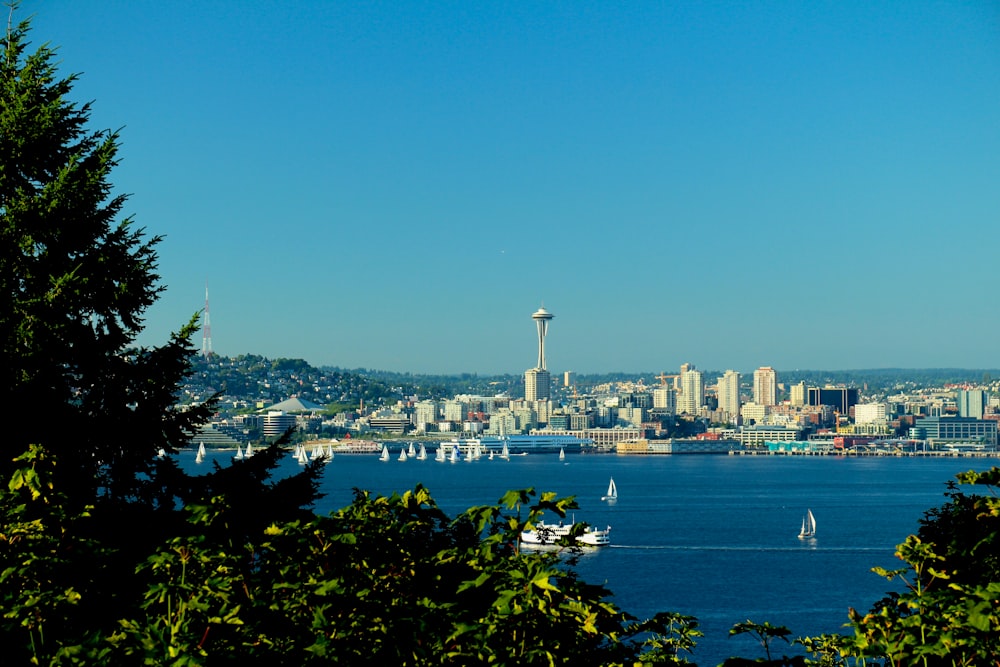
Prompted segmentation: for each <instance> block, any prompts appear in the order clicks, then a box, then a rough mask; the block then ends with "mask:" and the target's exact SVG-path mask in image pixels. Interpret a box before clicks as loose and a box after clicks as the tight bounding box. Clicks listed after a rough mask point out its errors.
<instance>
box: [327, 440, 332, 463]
mask: <svg viewBox="0 0 1000 667" xmlns="http://www.w3.org/2000/svg"><path fill="white" fill-rule="evenodd" d="M332 460H333V445H332V444H328V445H327V446H326V462H327V463H329V462H330V461H332Z"/></svg>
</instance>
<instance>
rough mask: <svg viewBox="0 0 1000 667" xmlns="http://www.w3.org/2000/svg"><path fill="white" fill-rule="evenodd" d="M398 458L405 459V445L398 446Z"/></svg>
mask: <svg viewBox="0 0 1000 667" xmlns="http://www.w3.org/2000/svg"><path fill="white" fill-rule="evenodd" d="M399 460H400V461H405V460H406V448H405V447H400V448H399Z"/></svg>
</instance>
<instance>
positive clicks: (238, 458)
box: [233, 445, 243, 461]
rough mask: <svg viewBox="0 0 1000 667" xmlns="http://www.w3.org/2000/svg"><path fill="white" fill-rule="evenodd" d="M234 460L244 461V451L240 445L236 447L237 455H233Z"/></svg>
mask: <svg viewBox="0 0 1000 667" xmlns="http://www.w3.org/2000/svg"><path fill="white" fill-rule="evenodd" d="M233 458H234V459H236V460H237V461H242V460H243V450H242V449H241V448H240V446H239V445H236V453H235V454H233Z"/></svg>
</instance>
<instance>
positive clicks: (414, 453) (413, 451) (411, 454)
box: [406, 442, 417, 459]
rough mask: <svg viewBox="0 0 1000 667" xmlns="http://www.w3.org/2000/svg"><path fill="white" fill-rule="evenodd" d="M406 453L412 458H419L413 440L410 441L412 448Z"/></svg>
mask: <svg viewBox="0 0 1000 667" xmlns="http://www.w3.org/2000/svg"><path fill="white" fill-rule="evenodd" d="M406 455H407V456H408V457H410V458H411V459H415V458H417V450H416V449H414V447H413V443H412V442H411V443H410V448H409V449H408V450H406Z"/></svg>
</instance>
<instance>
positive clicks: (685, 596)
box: [181, 452, 997, 665]
mask: <svg viewBox="0 0 1000 667" xmlns="http://www.w3.org/2000/svg"><path fill="white" fill-rule="evenodd" d="M230 455H231V452H228V453H221V452H217V453H214V454H211V453H210V456H216V457H220V458H227V457H228V456H230ZM181 456H182V461H183V462H184V464H185V467H187V468H188V469H191V468H193V467H194V464H193V461H189V460H188V459H193V453H191V454H190V455H189V454H188V453H184V454H182V455H181ZM996 464H997V460H996V459H954V458H941V459H928V458H875V457H872V458H834V457H742V456H706V455H687V456H637V457H621V456H614V455H603V456H602V455H575V456H569V457H568V458H567V460H566V461H565V462H561V461H559V460H558V457H557V456H556V455H550V454H532V455H529V456H514V457H512V458H511V460H510V461H502V460H500V459H495V460H493V461H489V460H486V459H485V458H484V459H481V460H478V461H473V462H465V461H460V462H457V463H438V462H436V461H433V460H427V461H417V460H412V459H411V460H409V461H406V462H399V461H396V460H395V457H393V460H391V461H389V462H384V463H383V462H381V461H378V460H377V457H375V456H373V455H338V456H336V457H335V459H334V460H333V461H332V462H331V463H330V464H328V465H327V466H326V473H325V476H324V480H323V483H322V485H321V489H320V490H321V492H322V493H324V494H326V495H325V497H324V498H323V499H322V500H321V501H320V502H319V503H318V504H317V507H316V509H317V511H319V512H321V513H325V512H327V511H329V510H332V509H336V508H339V507H343V506H345V505H347V504H349V503H350V502H351V500H352V497H353V489H354V488H355V487H358V488H362V489H367V490H370V491H373V492H376V493H380V494H389V493H392V492H394V491H405V490H407V489H412V488H413V487H414V486H415V485H416V484H417V483H422V484H424V485H425V486H427V487H428V488H429V489H430V491H431V494H432V496H433V497H434V498H435V500H436V501H437V503H438V504H439V505H440V506H441V507H442V509H444V510H445V511H446V512H447V513H448V514H449V515H451V516H454V515H455V514H457V513H458V512H460V511H462V510H464V509H466V508H468V507H470V506H472V505H482V504H492V503H495V502H496V501H497V500H498V499H499V498H500V496H501V495H503V493H504V492H505V491H507V490H509V489H521V488H527V487H534V488H535V489H537V490H539V491H542V490H544V491H555V492H556V493H558V494H559V495H561V496H569V495H574V496H576V498H577V501H578V503H579V505H580V508H579V509H578V510H576V511H575V513H574V514H575V518H576V519H577V520H580V521H586V522H588V523H590V524H591V525H595V526H599V527H604V526H605V525H610V526H611V527H612V532H611V538H612V546H610V547H605V548H601V549H598V550H594V551H592V552H588V553H587V554H585V555H583V556H582V557H581V559H580V560H579V563H578V564H577V565H576V568H577V571H578V572H579V573H580V575H581V577H582V578H583V579H584V580H585V581H588V582H590V583H605V584H606V585H607V587H608V588H609V589H610V590H611V591H612V592H613V593H614V597H613V598H612V600H613V601H614V602H615V603H616V604H617V605H618V606H619V607H620V608H622V609H624V610H625V611H628V612H629V613H631V614H633V615H634V616H637V617H640V618H646V617H649V616H651V615H652V614H654V613H656V612H657V611H677V612H680V613H683V614H689V615H693V616H696V617H698V620H699V623H700V627H701V629H702V630H703V631H704V632H705V637H703V638H702V639H701V640H700V641H699V643H698V646H697V648H696V650H695V652H694V655H693V656H691V657H692V659H693V660H694V661H695V662H697V663H698V664H700V665H716V664H718V663H719V662H721V661H722V660H723V659H724V658H725V657H726V656H729V655H741V656H744V657H751V658H752V657H757V656H759V655H762V654H761V653H760V649H759V648H758V647H757V646H756V644H754V643H753V642H752V641H750V640H749V638H746V637H734V638H729V637H728V630H729V628H730V627H731V626H732V625H733V624H734V623H737V622H740V621H745V620H747V619H752V620H754V621H761V622H762V621H770V622H771V623H772V624H776V625H785V626H787V627H788V628H789V629H791V630H792V636H793V637H794V636H801V635H814V634H819V633H821V632H838V631H841V630H842V626H843V624H844V623H845V622H846V621H847V609H848V607H855V608H856V609H858V610H860V611H867V610H868V608H869V607H870V606H871V604H872V603H873V602H874V601H876V600H877V599H879V598H881V597H883V595H884V594H885V592H886V591H888V590H890V589H891V588H892V586H891V585H890V584H889V583H888V582H886V581H885V580H884V579H882V578H881V577H878V576H877V575H875V574H872V573H871V572H870V569H871V568H872V567H874V566H876V565H879V566H883V567H887V568H895V567H898V566H900V562H899V561H898V560H896V559H895V558H894V556H893V552H894V549H895V545H897V544H898V543H900V542H902V541H903V540H904V539H905V538H906V536H907V535H908V534H910V533H912V532H915V531H916V529H917V527H918V520H919V519H920V518H921V516H922V515H923V512H924V510H926V509H929V508H931V507H935V506H939V505H941V504H942V503H943V502H944V496H943V492H944V490H945V483H946V482H947V481H948V480H950V479H953V477H954V475H955V474H956V473H958V472H961V471H963V470H970V469H978V470H982V469H986V468H989V467H990V466H993V465H996ZM202 465H206V464H202ZM284 466H287V468H286V467H283V471H285V470H287V471H289V472H290V471H293V470H296V469H297V468H298V464H296V463H295V462H294V461H293V460H292V458H291V456H289V457H288V459H287V463H286V464H284ZM611 476H614V478H615V481H616V483H617V485H618V491H619V496H620V497H619V500H618V502H617V503H616V504H614V505H608V504H606V503H603V502H601V500H600V498H601V496H602V495H603V494H604V493H605V491H606V490H607V486H608V479H609V478H610V477H611ZM806 508H811V509H812V511H813V514H815V516H816V522H817V538H816V539H815V540H800V539H798V531H799V527H800V523H801V520H802V514H803V513H804V512H805V511H806ZM778 651H779V652H788V653H792V652H793V651H794V649H791V648H789V647H787V646H784V645H781V646H779V647H778Z"/></svg>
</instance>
